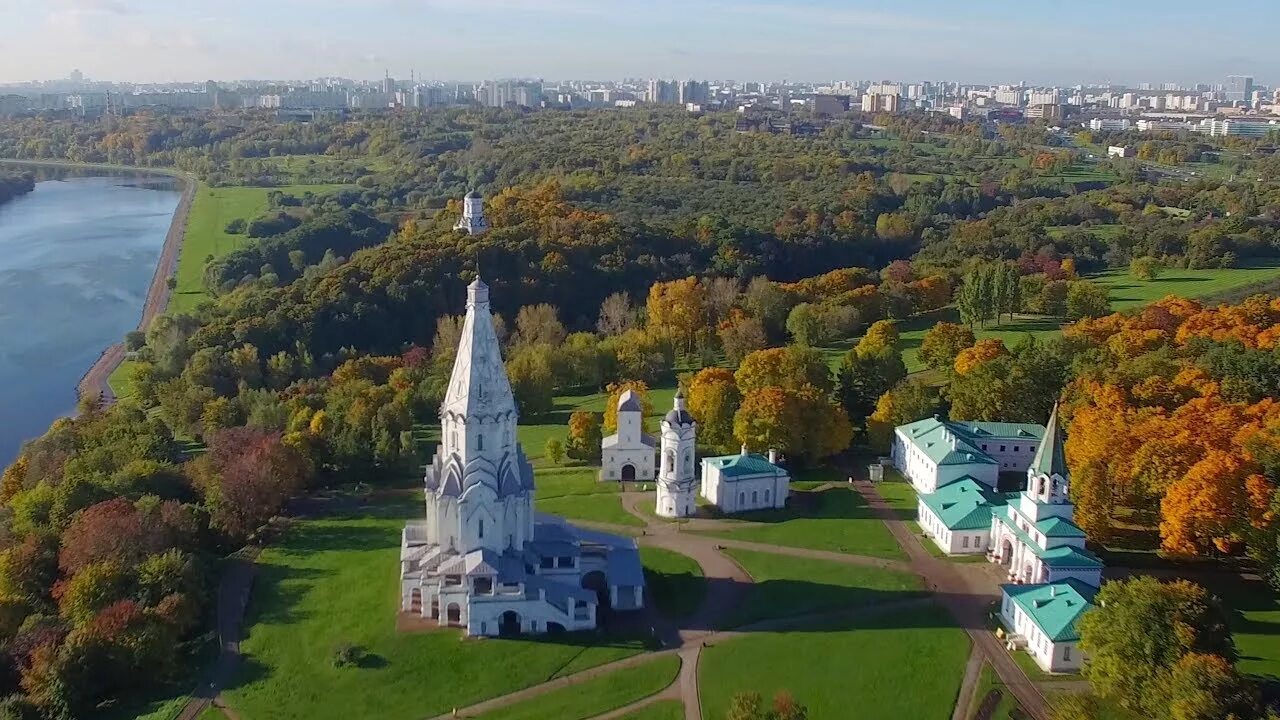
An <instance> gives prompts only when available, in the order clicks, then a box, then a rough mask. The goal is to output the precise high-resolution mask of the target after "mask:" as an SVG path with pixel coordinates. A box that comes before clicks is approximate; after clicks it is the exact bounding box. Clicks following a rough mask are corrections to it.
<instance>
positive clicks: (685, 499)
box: [655, 392, 698, 517]
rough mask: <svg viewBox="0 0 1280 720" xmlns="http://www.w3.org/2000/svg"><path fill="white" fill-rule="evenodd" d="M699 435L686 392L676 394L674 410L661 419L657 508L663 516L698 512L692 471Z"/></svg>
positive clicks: (687, 515) (679, 515) (685, 515)
mask: <svg viewBox="0 0 1280 720" xmlns="http://www.w3.org/2000/svg"><path fill="white" fill-rule="evenodd" d="M697 434H698V424H697V423H696V422H694V421H693V416H692V415H690V414H689V410H688V409H687V408H686V407H685V402H684V393H683V392H677V393H676V400H675V405H674V407H673V408H672V409H671V412H669V413H667V416H666V417H664V418H663V419H662V440H661V443H662V451H661V453H659V455H660V463H661V464H660V469H659V471H658V482H657V488H656V489H657V498H656V500H657V507H656V508H655V510H656V512H657V514H658V515H659V516H660V517H689V516H690V515H693V514H694V512H696V511H697V502H696V498H695V497H694V492H695V487H694V485H695V480H696V477H695V475H694V470H693V453H694V450H696V446H697Z"/></svg>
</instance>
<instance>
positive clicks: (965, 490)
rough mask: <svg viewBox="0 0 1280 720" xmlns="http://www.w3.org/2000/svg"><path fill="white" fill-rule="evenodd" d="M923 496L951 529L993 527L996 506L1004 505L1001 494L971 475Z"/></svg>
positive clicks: (925, 502)
mask: <svg viewBox="0 0 1280 720" xmlns="http://www.w3.org/2000/svg"><path fill="white" fill-rule="evenodd" d="M919 497H920V502H922V503H924V504H925V505H926V506H927V507H928V508H929V510H930V511H932V512H933V514H934V515H935V516H937V518H938V519H939V520H940V521H942V524H943V525H946V526H947V528H948V529H950V530H979V529H982V528H988V527H991V512H992V508H993V507H1001V506H1003V505H1004V497H1003V496H1002V495H1001V494H1000V493H997V492H994V491H993V490H991V488H989V487H987V486H986V485H984V484H982V483H980V482H978V481H976V480H974V479H973V478H971V477H969V476H967V475H966V476H964V477H962V478H960V479H959V480H957V481H955V482H953V483H948V484H947V485H944V486H942V487H940V488H938V491H937V492H933V493H929V494H927V495H921V496H919Z"/></svg>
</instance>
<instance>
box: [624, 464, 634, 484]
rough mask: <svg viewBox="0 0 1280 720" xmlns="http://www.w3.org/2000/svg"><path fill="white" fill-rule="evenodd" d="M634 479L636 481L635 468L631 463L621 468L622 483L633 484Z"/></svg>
mask: <svg viewBox="0 0 1280 720" xmlns="http://www.w3.org/2000/svg"><path fill="white" fill-rule="evenodd" d="M635 479H636V466H635V465H632V464H631V463H627V464H626V465H623V466H622V482H635Z"/></svg>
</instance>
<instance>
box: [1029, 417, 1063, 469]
mask: <svg viewBox="0 0 1280 720" xmlns="http://www.w3.org/2000/svg"><path fill="white" fill-rule="evenodd" d="M1031 468H1032V469H1033V470H1035V471H1036V472H1037V473H1042V474H1044V475H1057V476H1059V477H1062V478H1065V477H1066V476H1067V459H1066V451H1065V450H1064V449H1063V447H1062V430H1061V429H1060V428H1059V425H1058V403H1054V404H1053V412H1051V413H1049V424H1047V425H1045V428H1044V437H1043V438H1041V439H1040V448H1039V449H1037V450H1036V456H1035V458H1034V459H1033V460H1032V461H1031Z"/></svg>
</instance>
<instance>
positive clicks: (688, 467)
mask: <svg viewBox="0 0 1280 720" xmlns="http://www.w3.org/2000/svg"><path fill="white" fill-rule="evenodd" d="M684 471H685V472H689V473H691V472H693V451H692V450H685V451H684Z"/></svg>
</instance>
